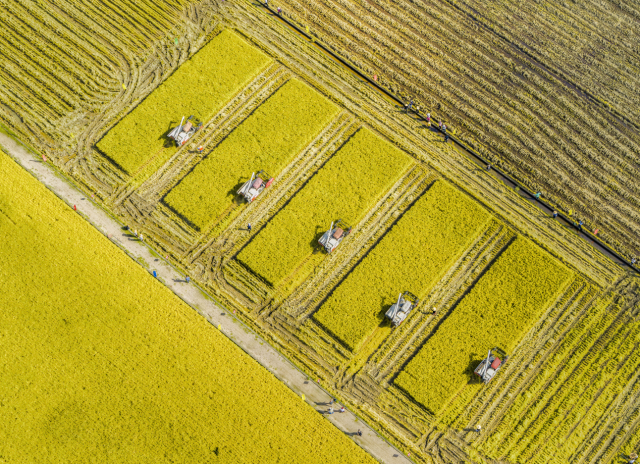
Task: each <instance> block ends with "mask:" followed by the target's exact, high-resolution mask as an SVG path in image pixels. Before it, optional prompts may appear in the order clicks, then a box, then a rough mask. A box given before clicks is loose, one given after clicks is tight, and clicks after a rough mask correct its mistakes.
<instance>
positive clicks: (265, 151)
mask: <svg viewBox="0 0 640 464" xmlns="http://www.w3.org/2000/svg"><path fill="white" fill-rule="evenodd" d="M337 114H338V108H337V107H336V106H335V105H333V104H332V103H331V102H330V101H329V100H327V99H326V98H324V97H323V96H322V95H320V94H319V93H318V92H316V91H315V90H313V89H312V88H311V87H309V86H308V85H306V84H303V83H302V82H300V81H299V80H297V79H292V80H290V81H289V82H287V83H286V84H285V85H284V86H282V87H281V88H280V89H279V90H278V91H277V92H276V93H275V94H274V95H272V96H271V97H270V98H269V99H268V100H267V101H266V102H264V103H263V104H262V105H260V106H259V107H258V109H257V110H256V111H254V112H253V113H252V114H251V116H249V117H248V118H247V119H246V120H245V121H244V122H243V123H242V124H240V125H239V126H238V127H237V128H236V129H235V130H234V131H233V132H231V134H229V136H228V137H227V138H225V139H224V140H223V141H222V143H220V145H218V146H217V147H216V148H215V149H214V150H213V151H212V152H211V153H210V154H209V155H208V156H207V157H206V158H205V159H204V160H203V161H202V162H201V163H200V164H199V165H198V166H196V168H195V169H194V170H193V171H192V172H191V173H190V174H188V175H187V176H186V177H185V178H184V179H182V181H181V182H180V183H179V184H178V185H177V186H176V187H174V188H173V190H171V192H169V194H168V195H167V196H166V197H165V199H164V202H165V203H166V204H167V205H168V206H170V207H171V208H173V209H174V210H175V211H177V212H178V213H180V214H181V215H182V216H183V217H185V218H186V219H187V220H188V221H190V222H191V223H192V224H193V225H194V226H195V227H196V228H198V229H200V230H202V229H203V228H204V227H205V226H206V225H207V224H209V223H210V222H211V221H213V220H214V219H215V218H217V217H218V216H220V214H221V213H222V212H223V211H225V210H226V209H227V208H228V207H229V205H230V204H231V202H232V201H233V199H234V198H235V197H236V190H237V189H238V188H239V187H240V186H241V185H242V182H244V181H246V180H248V179H249V178H250V177H251V173H252V172H258V171H260V170H265V171H266V172H267V173H268V174H269V175H271V176H272V177H276V176H277V175H278V173H279V172H280V171H281V170H282V169H283V168H284V167H285V166H286V165H287V164H288V163H289V162H290V161H291V160H292V159H293V158H294V157H295V155H296V154H298V153H299V152H300V151H301V150H302V149H303V148H304V147H305V146H306V145H308V144H309V143H310V142H311V141H312V140H313V138H314V137H315V136H316V135H317V134H318V133H319V132H320V131H321V130H322V129H323V128H324V127H325V126H327V125H328V124H329V123H330V122H331V120H332V119H333V118H334V117H335V116H336V115H337Z"/></svg>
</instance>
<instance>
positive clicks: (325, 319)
mask: <svg viewBox="0 0 640 464" xmlns="http://www.w3.org/2000/svg"><path fill="white" fill-rule="evenodd" d="M489 219H490V215H489V214H488V213H487V212H486V211H485V210H484V209H483V208H482V206H481V205H480V204H479V203H478V202H476V201H474V200H473V199H472V198H470V197H468V196H466V195H465V194H463V193H462V192H460V191H459V190H458V189H456V188H454V187H452V186H450V185H448V184H447V183H446V182H444V181H441V180H440V181H436V183H435V184H434V185H433V186H432V187H431V188H430V189H429V191H428V192H427V193H425V194H424V196H423V197H422V198H420V199H419V200H418V201H417V202H416V203H415V204H414V205H413V206H412V207H411V208H410V209H409V211H407V212H406V213H405V214H404V216H403V217H402V218H401V219H400V220H399V221H398V223H397V224H396V225H394V226H393V228H392V229H391V231H389V233H388V234H387V235H385V236H384V237H383V239H382V240H381V241H380V243H379V244H378V245H377V246H376V247H375V248H374V249H373V250H371V252H370V253H369V254H368V255H367V256H366V257H365V259H364V260H363V261H362V263H360V264H359V265H358V266H357V267H356V268H355V269H354V270H353V272H351V274H349V275H348V277H347V278H346V279H345V280H344V281H343V282H342V283H341V284H340V285H339V286H338V288H337V289H336V290H335V291H334V292H333V293H332V294H331V296H330V297H329V298H328V299H327V301H326V302H325V303H324V304H323V305H322V306H321V308H320V309H319V310H318V312H317V313H316V314H315V315H314V316H313V318H314V319H315V320H316V321H317V322H318V323H319V324H320V325H322V326H323V327H324V328H325V329H327V330H328V331H329V332H331V333H332V334H333V335H334V336H336V337H337V338H338V339H339V340H340V341H341V342H342V343H343V344H344V345H346V346H347V347H348V348H349V349H351V350H356V349H357V348H358V347H359V346H360V344H361V343H362V342H363V341H364V339H365V338H366V337H367V336H369V335H370V334H371V333H372V331H373V330H374V329H375V328H376V327H378V326H379V325H380V323H381V322H382V321H383V319H384V312H385V311H386V310H387V309H388V308H389V307H390V306H391V305H392V304H393V303H394V302H395V301H396V300H397V298H398V295H399V294H400V293H401V292H403V291H410V292H411V293H413V294H414V295H416V296H418V297H419V298H422V297H423V296H424V295H426V294H427V293H428V292H429V290H430V289H431V288H432V287H433V285H434V284H435V283H436V282H437V281H438V280H440V278H441V277H442V276H443V275H444V273H445V272H446V271H447V269H448V268H449V267H450V266H451V265H452V264H453V263H454V262H455V261H456V260H458V259H459V258H460V257H461V256H462V254H463V253H464V251H465V250H466V249H467V248H468V247H469V246H470V245H471V243H472V242H473V240H474V239H475V238H477V237H478V235H479V234H480V233H481V232H482V230H483V229H484V227H485V226H486V225H487V223H488V222H489Z"/></svg>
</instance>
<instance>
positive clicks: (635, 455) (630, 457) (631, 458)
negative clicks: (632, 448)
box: [629, 453, 638, 464]
mask: <svg viewBox="0 0 640 464" xmlns="http://www.w3.org/2000/svg"><path fill="white" fill-rule="evenodd" d="M636 459H638V455H637V454H636V453H631V454H630V455H629V464H633V463H634V462H636Z"/></svg>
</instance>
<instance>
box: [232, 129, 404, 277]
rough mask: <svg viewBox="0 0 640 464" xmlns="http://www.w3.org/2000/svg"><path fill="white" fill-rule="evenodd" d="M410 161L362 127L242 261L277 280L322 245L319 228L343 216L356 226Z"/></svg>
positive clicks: (265, 231) (258, 237)
mask: <svg viewBox="0 0 640 464" xmlns="http://www.w3.org/2000/svg"><path fill="white" fill-rule="evenodd" d="M410 163H411V160H410V158H409V157H408V156H406V155H405V154H404V153H402V152H401V151H400V150H398V149H397V148H395V147H394V146H392V145H391V144H390V143H389V142H386V141H385V140H382V139H381V138H380V137H378V136H376V135H375V134H373V133H372V132H371V131H370V130H368V129H364V128H363V129H361V130H359V131H358V132H357V133H356V134H355V135H354V136H353V137H352V138H351V139H350V140H349V141H348V142H347V143H346V144H345V145H344V147H342V148H341V149H340V150H339V151H338V153H336V154H335V155H334V156H333V158H331V160H329V161H328V162H327V164H326V166H324V167H323V168H322V169H321V170H320V171H319V172H318V173H317V175H316V176H314V177H313V178H312V179H311V180H310V181H309V183H308V184H307V185H306V186H305V188H304V189H303V190H302V191H301V192H299V193H298V194H297V195H296V196H295V197H294V198H293V199H292V200H291V202H290V203H289V204H288V205H287V207H286V208H285V209H284V210H283V211H281V212H280V213H279V214H278V215H277V216H276V217H275V218H274V219H273V220H272V221H270V222H269V224H268V225H267V227H266V228H265V230H264V231H262V232H260V234H258V236H257V237H256V238H255V239H254V240H253V241H252V242H251V244H250V245H249V246H247V247H246V248H245V249H243V250H242V252H241V253H240V254H239V255H238V260H239V261H241V262H242V263H244V264H245V265H246V266H247V267H249V268H250V269H252V270H253V271H254V272H255V273H257V274H259V275H260V276H262V277H263V278H264V279H265V280H267V281H268V282H269V283H271V284H272V285H277V284H278V283H279V282H280V281H281V280H282V279H283V278H284V277H285V276H287V275H288V274H290V273H291V272H292V271H293V270H294V269H295V267H296V266H297V265H298V264H299V263H300V261H302V260H303V259H304V258H305V257H307V256H309V255H310V254H311V253H312V252H313V250H314V249H315V248H316V247H317V242H316V240H314V239H315V238H316V235H318V232H317V231H318V230H321V231H323V232H324V230H325V228H328V227H329V225H330V224H331V222H332V221H336V220H337V219H342V220H343V221H346V223H347V224H349V225H351V226H353V225H355V223H356V222H357V221H358V220H359V219H360V218H361V217H362V215H363V214H364V213H365V212H366V211H367V210H368V209H369V208H371V206H372V203H374V202H375V201H376V199H377V198H379V197H380V196H381V195H382V194H383V192H385V191H386V190H388V189H389V188H390V187H391V185H393V183H394V182H395V181H396V180H397V179H398V177H399V176H400V175H401V174H402V172H403V171H405V170H406V169H407V167H408V166H409V164H410ZM283 251H284V252H285V253H282V255H281V256H279V257H278V259H273V257H274V254H276V253H279V252H283Z"/></svg>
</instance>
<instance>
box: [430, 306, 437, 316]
mask: <svg viewBox="0 0 640 464" xmlns="http://www.w3.org/2000/svg"><path fill="white" fill-rule="evenodd" d="M437 312H438V310H437V309H436V307H435V306H434V307H433V311H431V315H432V316H435V315H436V313H437Z"/></svg>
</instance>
